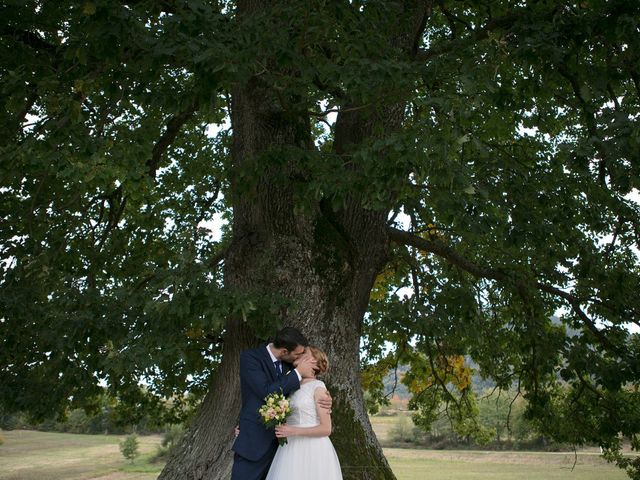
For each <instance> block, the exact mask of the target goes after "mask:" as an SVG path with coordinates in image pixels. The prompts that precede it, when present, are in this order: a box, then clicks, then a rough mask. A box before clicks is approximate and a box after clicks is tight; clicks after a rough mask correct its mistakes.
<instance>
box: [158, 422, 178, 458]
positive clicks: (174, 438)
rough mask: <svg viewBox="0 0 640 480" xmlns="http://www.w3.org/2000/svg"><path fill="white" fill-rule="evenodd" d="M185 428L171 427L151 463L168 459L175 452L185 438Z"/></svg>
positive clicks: (168, 428)
mask: <svg viewBox="0 0 640 480" xmlns="http://www.w3.org/2000/svg"><path fill="white" fill-rule="evenodd" d="M184 432H185V428H184V425H182V424H175V425H169V427H167V428H166V429H165V431H164V437H163V438H162V442H161V444H160V445H159V446H158V448H157V450H156V453H155V454H154V455H153V457H152V458H151V462H159V461H161V460H164V459H166V458H168V457H169V456H170V455H171V453H172V452H173V451H174V450H175V448H176V446H177V445H178V443H180V440H182V437H183V436H184Z"/></svg>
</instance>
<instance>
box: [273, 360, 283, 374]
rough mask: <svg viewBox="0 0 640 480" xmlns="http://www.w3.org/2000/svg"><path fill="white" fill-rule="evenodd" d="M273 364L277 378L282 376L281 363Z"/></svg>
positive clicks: (277, 361) (278, 361)
mask: <svg viewBox="0 0 640 480" xmlns="http://www.w3.org/2000/svg"><path fill="white" fill-rule="evenodd" d="M273 364H274V365H275V366H276V372H277V373H278V376H280V375H282V362H281V361H280V360H276V361H275V362H273Z"/></svg>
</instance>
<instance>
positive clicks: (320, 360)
mask: <svg viewBox="0 0 640 480" xmlns="http://www.w3.org/2000/svg"><path fill="white" fill-rule="evenodd" d="M307 348H308V349H309V351H310V352H311V355H313V358H315V359H316V368H315V369H314V371H315V372H316V375H323V374H325V373H326V372H327V370H329V359H328V358H327V354H326V353H324V352H323V351H322V350H320V349H319V348H318V347H313V346H311V345H310V346H309V347H307Z"/></svg>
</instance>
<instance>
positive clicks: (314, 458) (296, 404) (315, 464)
mask: <svg viewBox="0 0 640 480" xmlns="http://www.w3.org/2000/svg"><path fill="white" fill-rule="evenodd" d="M309 355H311V356H312V357H313V358H314V359H315V360H316V362H317V366H316V368H315V369H314V373H313V374H312V375H310V376H308V377H303V378H302V381H301V382H300V389H299V390H296V392H294V393H293V395H291V397H289V404H290V405H291V410H292V413H291V415H290V416H289V419H288V420H287V423H286V424H285V425H281V426H278V427H276V437H278V438H284V437H286V438H287V441H288V443H287V444H285V445H283V446H281V447H279V448H278V451H277V452H276V456H275V457H274V459H273V463H271V468H270V469H269V473H268V474H267V478H266V480H285V479H291V478H304V479H305V480H342V473H341V471H340V462H339V461H338V456H337V455H336V451H335V450H334V448H333V445H332V444H331V440H329V435H330V434H331V414H330V413H329V411H328V410H327V409H323V408H320V407H318V406H317V405H316V402H317V400H318V398H320V397H321V396H322V395H324V393H325V392H326V387H325V384H324V382H322V381H320V380H318V379H317V378H316V375H322V374H324V373H325V372H326V371H327V369H328V368H329V360H328V359H327V355H326V354H325V353H324V352H323V351H322V350H320V349H318V348H316V347H311V346H310V347H308V348H307V350H306V352H305V353H304V355H303V356H309Z"/></svg>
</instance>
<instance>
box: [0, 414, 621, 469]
mask: <svg viewBox="0 0 640 480" xmlns="http://www.w3.org/2000/svg"><path fill="white" fill-rule="evenodd" d="M381 423H383V424H385V425H383V426H386V425H387V424H391V422H390V421H386V419H385V421H383V422H381ZM2 435H3V436H4V438H5V443H4V445H2V446H0V480H59V479H64V480H155V479H156V478H157V477H158V474H159V473H160V470H162V464H150V463H149V458H150V457H151V456H152V454H153V453H154V452H155V451H156V447H157V446H158V445H159V444H160V440H161V439H160V437H159V436H139V437H138V441H139V443H140V451H141V456H140V457H138V458H137V459H136V461H135V462H134V463H133V464H130V463H129V461H127V460H125V459H124V458H123V457H122V455H121V454H120V450H119V448H118V443H119V442H120V441H121V440H122V439H123V438H124V436H118V435H74V434H68V433H45V432H31V431H24V430H17V431H10V432H2ZM385 454H386V456H387V459H388V460H389V463H390V465H391V468H393V471H394V472H395V474H396V476H397V477H398V480H418V479H420V480H421V479H424V478H427V479H429V480H454V479H455V480H507V479H508V480H556V479H558V480H560V479H562V480H571V479H575V480H625V479H627V478H628V477H627V476H626V475H625V474H624V472H622V471H620V470H619V469H617V468H616V467H614V466H611V465H609V464H607V463H605V462H604V461H603V460H602V459H601V458H600V457H599V455H598V454H597V453H594V452H582V453H579V454H578V461H577V464H576V466H575V468H574V469H573V471H572V470H571V468H572V465H573V462H574V456H573V454H572V453H537V452H483V451H453V450H413V449H398V448H388V449H385ZM343 463H344V462H343ZM344 466H345V467H346V466H347V465H344Z"/></svg>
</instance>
